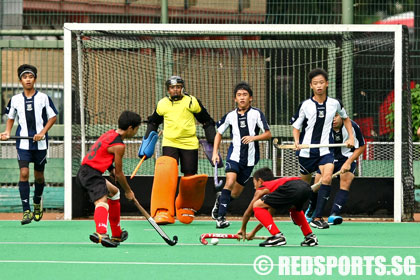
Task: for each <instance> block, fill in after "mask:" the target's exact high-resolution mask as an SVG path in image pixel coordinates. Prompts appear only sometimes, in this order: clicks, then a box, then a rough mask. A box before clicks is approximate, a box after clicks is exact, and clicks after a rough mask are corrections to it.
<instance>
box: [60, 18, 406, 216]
mask: <svg viewBox="0 0 420 280" xmlns="http://www.w3.org/2000/svg"><path fill="white" fill-rule="evenodd" d="M95 30H98V31H117V30H120V31H166V32H174V33H176V32H186V33H190V34H194V33H195V34H201V33H206V32H213V33H217V34H233V33H235V32H238V33H241V34H246V33H251V32H252V33H253V34H254V35H255V34H256V33H259V34H261V35H264V34H269V33H270V34H272V33H275V32H278V33H281V32H283V33H284V32H292V31H293V32H305V33H311V32H312V33H313V32H314V31H316V33H322V32H326V33H327V32H372V33H376V32H392V33H394V38H395V46H394V49H395V50H394V51H395V52H394V67H395V72H394V73H395V74H394V91H395V104H394V106H395V107H394V110H395V111H394V114H395V115H394V116H395V119H394V128H395V132H394V222H401V219H402V214H403V213H404V211H403V186H402V170H401V164H402V146H401V143H402V82H403V81H402V70H403V68H402V65H403V62H402V55H403V49H402V48H403V43H402V40H403V28H402V25H373V24H365V25H358V24H354V25H327V24H325V25H309V24H303V25H276V24H260V25H258V24H101V23H98V24H90V23H65V24H64V219H65V220H71V219H72V146H71V143H72V118H71V112H72V99H71V98H72V57H71V56H72V41H71V40H72V36H71V33H72V32H73V31H95Z"/></svg>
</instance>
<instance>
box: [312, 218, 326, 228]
mask: <svg viewBox="0 0 420 280" xmlns="http://www.w3.org/2000/svg"><path fill="white" fill-rule="evenodd" d="M309 224H310V225H311V227H313V228H318V229H327V228H329V227H330V226H329V225H328V223H327V222H326V221H324V220H323V219H322V218H321V219H320V220H316V221H314V220H312V221H311V222H310V223H309Z"/></svg>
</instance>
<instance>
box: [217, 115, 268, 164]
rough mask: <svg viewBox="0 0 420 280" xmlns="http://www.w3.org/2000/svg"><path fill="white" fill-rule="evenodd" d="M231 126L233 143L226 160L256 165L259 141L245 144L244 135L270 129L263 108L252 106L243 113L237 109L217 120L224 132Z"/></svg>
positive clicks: (251, 134) (219, 129) (220, 130)
mask: <svg viewBox="0 0 420 280" xmlns="http://www.w3.org/2000/svg"><path fill="white" fill-rule="evenodd" d="M228 127H229V128H230V137H231V139H232V143H231V144H230V146H229V150H228V155H227V158H226V160H232V161H235V162H238V163H240V164H243V165H246V166H254V165H255V164H257V163H258V161H259V158H260V153H259V148H258V141H253V142H251V143H249V144H243V143H242V141H241V139H242V137H244V136H255V135H258V134H259V132H260V130H262V131H266V130H269V129H270V128H269V126H268V123H267V120H266V119H265V116H264V114H263V113H262V112H261V110H259V109H257V108H254V107H250V108H249V109H248V110H247V111H246V112H245V113H244V114H243V115H241V114H239V113H238V109H235V110H233V111H231V112H229V113H227V114H226V115H225V116H223V118H222V119H221V120H220V121H218V122H217V131H218V132H219V133H220V134H223V133H224V132H225V130H226V129H227V128H228Z"/></svg>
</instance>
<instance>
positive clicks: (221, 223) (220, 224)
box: [216, 217, 230, 228]
mask: <svg viewBox="0 0 420 280" xmlns="http://www.w3.org/2000/svg"><path fill="white" fill-rule="evenodd" d="M228 226H230V223H229V222H228V221H226V219H225V217H218V218H217V219H216V228H227V227H228Z"/></svg>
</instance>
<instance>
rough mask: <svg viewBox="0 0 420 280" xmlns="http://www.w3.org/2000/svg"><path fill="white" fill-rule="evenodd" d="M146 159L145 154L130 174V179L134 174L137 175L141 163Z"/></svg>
mask: <svg viewBox="0 0 420 280" xmlns="http://www.w3.org/2000/svg"><path fill="white" fill-rule="evenodd" d="M145 159H146V156H143V157H142V158H141V160H140V161H139V164H137V166H136V169H134V171H133V173H132V174H131V176H130V179H133V177H134V175H136V173H137V171H138V170H139V168H140V166H141V164H142V163H143V161H144V160H145Z"/></svg>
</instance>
